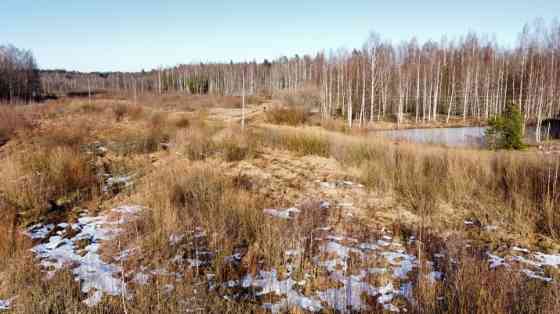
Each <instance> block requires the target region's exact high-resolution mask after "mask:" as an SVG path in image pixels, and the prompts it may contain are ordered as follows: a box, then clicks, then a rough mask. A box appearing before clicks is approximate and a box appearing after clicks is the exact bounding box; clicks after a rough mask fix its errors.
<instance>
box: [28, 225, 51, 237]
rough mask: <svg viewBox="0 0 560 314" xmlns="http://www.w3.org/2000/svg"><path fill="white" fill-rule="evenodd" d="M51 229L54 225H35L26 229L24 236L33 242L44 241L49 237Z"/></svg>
mask: <svg viewBox="0 0 560 314" xmlns="http://www.w3.org/2000/svg"><path fill="white" fill-rule="evenodd" d="M53 229H54V224H48V225H42V224H36V225H33V226H31V227H29V228H27V231H26V232H25V234H26V235H27V236H28V237H30V238H31V239H33V240H37V239H44V238H46V237H47V236H48V235H49V233H50V232H51V231H52V230H53Z"/></svg>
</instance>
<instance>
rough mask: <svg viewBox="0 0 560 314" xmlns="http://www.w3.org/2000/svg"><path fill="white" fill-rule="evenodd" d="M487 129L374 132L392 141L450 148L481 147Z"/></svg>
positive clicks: (461, 128) (464, 128)
mask: <svg viewBox="0 0 560 314" xmlns="http://www.w3.org/2000/svg"><path fill="white" fill-rule="evenodd" d="M486 129H487V127H459V128H431V129H401V130H384V131H375V133H376V134H379V135H382V136H384V137H386V138H390V139H394V140H404V141H410V142H415V143H433V144H443V145H447V146H452V147H483V146H484V131H485V130H486Z"/></svg>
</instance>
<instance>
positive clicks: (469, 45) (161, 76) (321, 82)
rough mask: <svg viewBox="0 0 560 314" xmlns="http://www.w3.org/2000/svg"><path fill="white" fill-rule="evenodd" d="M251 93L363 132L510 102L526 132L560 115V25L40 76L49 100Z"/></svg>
mask: <svg viewBox="0 0 560 314" xmlns="http://www.w3.org/2000/svg"><path fill="white" fill-rule="evenodd" d="M31 59H32V58H31ZM19 63H22V62H19ZM23 64H25V62H23ZM26 69H33V67H32V66H28V67H26ZM34 73H35V72H34V71H29V72H28V75H30V77H31V78H34V77H35V76H33V75H35V74H34ZM8 81H9V80H8ZM244 81H245V84H243V82H244ZM22 82H32V80H31V81H30V80H27V81H26V80H22ZM243 85H244V86H245V87H246V91H245V92H246V93H247V94H257V93H258V94H274V93H276V92H278V91H281V90H289V91H293V92H297V91H298V90H300V89H302V88H306V89H310V90H314V91H315V93H316V95H317V99H318V103H319V104H320V107H321V113H322V114H323V116H325V117H331V116H340V117H344V118H345V119H348V120H349V121H355V123H358V124H362V123H365V122H367V121H376V120H380V119H383V118H386V117H388V116H392V117H394V118H396V119H397V120H400V119H402V117H403V115H405V114H407V115H411V116H412V117H413V118H414V119H415V120H417V121H430V120H434V119H436V118H437V119H442V118H441V117H442V116H443V117H444V118H443V119H449V117H451V116H459V117H463V118H464V119H467V118H474V119H487V118H489V117H492V116H495V115H497V114H500V113H501V112H502V111H503V110H504V108H505V106H506V104H507V103H508V102H514V103H516V104H517V105H518V106H519V108H520V109H521V111H522V113H523V118H524V120H525V122H534V121H540V120H541V119H544V118H546V117H552V116H555V115H557V114H558V113H559V111H560V93H559V90H560V24H558V23H557V22H552V23H545V22H543V21H542V20H537V21H535V22H534V23H532V24H530V25H529V24H527V25H526V26H524V27H523V29H522V30H521V32H520V33H519V38H518V41H517V43H516V44H515V46H513V47H505V46H501V45H500V44H498V43H497V42H496V40H495V39H493V38H492V37H490V36H487V35H478V34H476V33H469V34H467V35H465V36H463V37H461V38H458V39H448V38H446V37H445V36H444V37H442V39H441V40H439V41H427V42H425V43H423V44H420V43H419V42H418V41H417V40H416V39H411V40H408V41H403V42H400V43H399V44H393V43H391V42H390V41H388V40H385V39H383V38H382V37H381V36H380V35H378V34H375V33H372V34H371V35H370V37H369V38H368V39H367V40H366V42H365V43H364V45H363V46H362V47H361V48H359V49H353V50H345V49H339V50H336V51H330V52H328V53H327V52H320V53H317V54H316V55H313V56H311V55H304V56H298V55H295V56H293V57H281V58H278V59H275V60H271V61H268V60H265V61H264V62H256V61H253V62H243V63H234V62H231V63H200V64H184V65H177V66H173V67H167V68H159V69H154V70H150V71H142V72H137V73H121V72H111V73H79V72H66V71H62V70H60V71H57V70H53V71H42V72H41V89H42V90H43V92H44V93H46V94H58V95H63V94H67V93H69V92H76V91H78V92H80V91H81V92H86V91H98V90H104V91H116V92H124V93H128V94H131V95H132V94H134V95H142V94H164V93H177V92H178V93H185V94H206V93H209V94H219V95H240V94H241V92H242V91H241V89H242V86H243ZM0 86H2V89H0V90H1V91H2V92H1V93H2V95H8V94H9V93H12V95H23V96H26V97H27V98H29V95H32V94H33V93H32V92H33V91H36V90H37V87H36V86H34V87H33V88H31V89H30V86H33V84H31V85H29V84H20V85H18V86H19V87H18V88H17V89H14V88H11V89H10V88H7V89H6V87H5V86H6V84H5V83H2V85H0ZM25 87H27V89H25ZM16 90H18V91H19V92H18V93H19V94H18V93H16V92H15V91H16ZM6 91H10V92H9V93H8V92H6ZM23 91H27V92H23ZM30 92H31V93H30ZM4 98H5V96H4Z"/></svg>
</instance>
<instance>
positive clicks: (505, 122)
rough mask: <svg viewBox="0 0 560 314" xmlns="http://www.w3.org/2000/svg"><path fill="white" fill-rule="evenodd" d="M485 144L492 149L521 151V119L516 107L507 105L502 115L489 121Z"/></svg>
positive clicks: (523, 145) (522, 146)
mask: <svg viewBox="0 0 560 314" xmlns="http://www.w3.org/2000/svg"><path fill="white" fill-rule="evenodd" d="M489 124H490V127H489V128H488V129H487V130H486V142H487V143H488V145H489V146H490V147H491V148H494V149H523V148H525V144H524V143H523V118H522V116H521V112H519V109H518V107H517V106H516V105H515V104H514V103H509V104H508V105H507V106H506V108H505V110H504V112H503V114H502V115H501V116H498V117H494V118H491V119H490V120H489Z"/></svg>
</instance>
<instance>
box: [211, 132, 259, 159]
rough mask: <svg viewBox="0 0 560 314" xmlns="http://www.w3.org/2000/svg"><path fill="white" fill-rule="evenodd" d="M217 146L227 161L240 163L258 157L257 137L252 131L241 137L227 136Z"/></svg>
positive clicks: (242, 134)
mask: <svg viewBox="0 0 560 314" xmlns="http://www.w3.org/2000/svg"><path fill="white" fill-rule="evenodd" d="M239 132H240V131H239ZM216 145H217V147H218V149H219V150H220V151H221V152H222V154H223V158H224V159H225V160H226V161H230V162H231V161H240V160H243V159H247V158H250V157H254V156H255V155H256V149H257V143H256V136H255V134H254V133H253V132H251V131H250V130H246V131H245V132H242V133H241V134H239V135H234V134H230V135H227V136H226V137H225V138H224V139H222V140H221V141H220V142H218V143H217V144H216Z"/></svg>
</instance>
